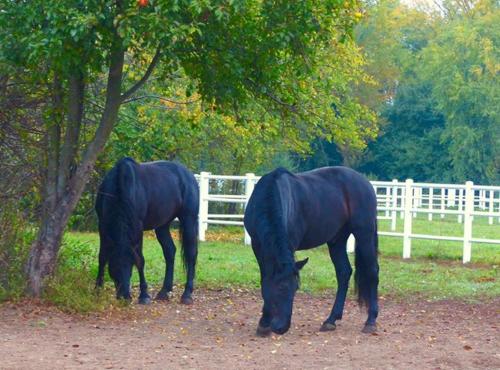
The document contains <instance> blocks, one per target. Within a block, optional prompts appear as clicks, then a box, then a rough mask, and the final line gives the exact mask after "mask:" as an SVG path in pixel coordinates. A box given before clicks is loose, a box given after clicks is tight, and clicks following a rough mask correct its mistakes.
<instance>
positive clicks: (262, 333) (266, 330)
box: [256, 325, 272, 337]
mask: <svg viewBox="0 0 500 370" xmlns="http://www.w3.org/2000/svg"><path fill="white" fill-rule="evenodd" d="M271 333H272V330H271V327H270V326H266V327H264V326H260V325H258V326H257V332H256V334H257V335H258V336H259V337H267V336H269V335H271Z"/></svg>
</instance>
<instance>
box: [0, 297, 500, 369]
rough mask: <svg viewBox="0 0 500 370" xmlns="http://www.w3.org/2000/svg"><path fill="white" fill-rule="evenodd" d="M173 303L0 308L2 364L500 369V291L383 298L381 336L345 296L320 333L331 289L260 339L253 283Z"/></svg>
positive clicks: (301, 302)
mask: <svg viewBox="0 0 500 370" xmlns="http://www.w3.org/2000/svg"><path fill="white" fill-rule="evenodd" d="M178 298H179V297H177V296H175V297H174V298H173V299H172V300H171V301H170V302H164V303H154V304H152V305H151V306H148V307H144V306H139V305H134V306H133V308H132V309H131V310H127V312H126V313H124V312H123V310H122V311H115V312H107V313H101V314H92V315H89V316H80V315H69V314H65V313H61V312H59V311H58V310H56V309H55V308H50V307H47V306H44V305H41V304H35V303H33V302H30V303H27V302H25V303H18V304H16V305H13V304H6V305H4V306H2V307H0V368H2V369H62V368H64V369H72V368H82V369H140V368H151V369H174V368H183V369H240V368H245V369H412V368H413V369H500V345H499V343H500V335H499V325H500V321H499V318H500V309H499V307H500V299H496V300H494V301H489V302H488V303H481V304H474V305H471V304H464V303H460V302H457V301H446V302H427V301H425V300H423V301H421V302H419V303H395V302H393V301H392V300H389V299H384V298H383V297H382V299H381V314H380V316H379V330H378V333H377V334H376V335H366V334H362V333H361V332H360V330H361V328H362V324H363V321H364V320H365V314H364V313H362V312H360V310H359V308H358V307H357V306H356V305H355V303H354V302H352V301H350V302H348V303H347V306H346V312H345V315H344V319H343V321H342V322H341V323H340V324H339V325H338V326H337V330H336V331H334V332H328V333H320V332H319V331H318V329H319V327H320V325H321V323H322V321H323V319H324V318H326V316H327V315H328V313H329V310H330V308H331V303H332V302H331V298H329V297H326V296H325V297H311V296H309V295H306V294H298V296H297V299H296V302H295V307H294V316H293V322H292V328H291V329H290V331H289V332H288V333H287V334H285V335H284V336H271V337H268V338H259V337H256V336H255V329H256V324H257V320H258V314H259V312H260V306H261V300H260V297H259V296H258V294H257V293H256V292H247V291H241V290H235V291H227V290H226V291H200V290H197V291H196V296H195V304H194V305H192V306H188V307H186V306H182V305H181V304H179V303H178Z"/></svg>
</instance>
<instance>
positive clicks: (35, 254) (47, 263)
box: [27, 212, 65, 297]
mask: <svg viewBox="0 0 500 370" xmlns="http://www.w3.org/2000/svg"><path fill="white" fill-rule="evenodd" d="M44 216H45V217H43V218H42V220H41V224H40V229H39V231H38V237H37V239H36V241H35V242H34V243H33V245H32V246H31V251H30V256H29V259H28V266H27V273H28V277H29V279H28V287H27V290H28V293H29V294H31V295H33V296H35V297H38V296H40V293H41V292H42V288H43V286H44V280H45V277H46V276H49V275H51V274H52V273H53V272H54V269H55V266H56V261H57V254H58V252H59V248H60V245H61V241H62V235H63V231H64V226H63V225H65V223H63V222H62V220H61V215H60V212H54V213H52V214H48V213H46V214H45V215H44Z"/></svg>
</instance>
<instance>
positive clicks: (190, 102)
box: [123, 95, 200, 105]
mask: <svg viewBox="0 0 500 370" xmlns="http://www.w3.org/2000/svg"><path fill="white" fill-rule="evenodd" d="M141 99H157V100H161V101H166V102H168V103H172V104H179V105H180V104H184V105H188V104H193V103H196V102H197V101H199V100H200V99H194V100H187V101H178V100H172V99H168V98H164V97H163V96H158V95H143V96H138V97H135V98H130V99H127V100H125V101H124V102H123V104H127V103H131V102H134V101H137V100H141Z"/></svg>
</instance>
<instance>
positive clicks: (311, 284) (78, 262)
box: [52, 220, 500, 305]
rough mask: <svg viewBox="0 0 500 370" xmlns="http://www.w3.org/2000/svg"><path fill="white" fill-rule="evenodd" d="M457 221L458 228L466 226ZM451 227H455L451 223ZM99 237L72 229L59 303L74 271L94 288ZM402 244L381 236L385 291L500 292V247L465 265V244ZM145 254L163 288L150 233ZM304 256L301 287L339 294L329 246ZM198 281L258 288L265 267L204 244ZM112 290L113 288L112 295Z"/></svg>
mask: <svg viewBox="0 0 500 370" xmlns="http://www.w3.org/2000/svg"><path fill="white" fill-rule="evenodd" d="M424 224H425V222H424V221H423V220H422V225H421V226H420V222H416V227H424V226H423V225H424ZM457 225H459V224H457ZM457 225H455V227H460V226H457ZM382 226H383V225H382ZM447 227H449V228H453V227H454V226H453V225H448V224H447ZM485 227H487V226H485ZM496 227H497V228H498V225H497V226H496ZM236 231H238V229H236ZM239 232H241V230H239ZM98 241H99V238H98V235H97V234H93V233H88V234H85V233H68V234H66V236H65V242H64V246H63V250H62V256H61V266H62V267H60V269H61V271H65V276H62V274H59V275H60V278H58V279H56V281H55V283H54V284H52V286H53V288H54V289H53V293H52V299H53V300H55V301H56V303H61V304H62V305H65V303H67V298H64V297H63V298H64V299H63V300H62V301H61V302H57V301H58V299H59V300H61V296H64V295H65V294H72V293H71V290H72V284H74V283H75V281H73V282H72V278H71V274H75V277H74V279H78V285H79V286H80V288H81V291H82V292H90V291H92V290H91V288H93V286H92V282H93V279H94V278H95V274H96V271H97V252H98V245H99V243H98ZM401 245H402V240H401V239H399V238H389V237H382V238H381V240H380V251H381V253H380V294H381V295H385V296H389V297H392V298H393V299H404V300H411V299H416V298H425V299H430V300H437V299H448V298H458V299H464V300H467V301H474V300H477V299H483V298H491V297H498V296H500V284H498V264H499V262H500V258H499V253H498V248H499V247H498V246H494V245H492V246H488V245H474V247H473V254H472V256H473V261H474V262H481V263H480V264H476V263H473V264H472V265H467V266H464V265H462V264H461V262H460V260H461V245H460V243H447V242H440V243H439V242H432V241H424V240H422V241H414V245H413V254H412V255H413V258H412V259H410V260H403V259H402V258H401V257H400V256H401V250H402V246H401ZM144 253H145V258H146V275H147V279H148V282H149V283H150V286H152V287H153V289H154V290H157V289H158V288H159V284H161V282H162V281H163V274H164V269H165V265H164V260H163V255H162V252H161V248H160V246H159V244H158V243H157V241H156V240H155V239H152V238H146V240H145V243H144ZM177 255H178V258H177V260H176V273H175V281H176V284H182V283H184V276H185V275H184V272H183V269H182V266H181V261H180V258H179V257H180V253H178V254H177ZM304 257H310V259H309V263H308V264H307V265H306V266H305V267H304V269H303V270H302V273H301V289H302V290H303V291H306V292H311V293H313V294H321V293H333V292H334V291H335V288H336V280H335V273H334V269H333V265H332V263H331V261H330V258H329V255H328V250H327V249H326V247H324V246H323V247H320V248H316V249H314V250H309V251H305V252H299V253H297V258H298V259H300V258H304ZM352 257H353V256H351V258H352ZM429 257H431V258H429ZM352 262H353V261H352ZM82 270H83V271H85V277H81V275H79V274H78V273H77V271H82ZM68 276H69V277H68ZM108 281H109V278H108ZM133 281H134V284H135V285H137V283H138V277H137V273H134V277H133ZM59 285H60V286H59ZM108 286H109V287H111V286H112V285H111V284H108ZM196 286H198V287H206V288H223V287H233V288H234V287H245V288H255V289H257V288H258V287H259V272H258V266H257V263H256V261H255V257H254V256H253V253H252V249H251V248H250V247H248V246H244V245H243V244H242V243H234V242H203V243H200V248H199V259H198V268H197V278H196ZM111 291H112V289H111V288H109V295H110V296H112V293H111ZM351 294H353V293H352V289H351ZM68 299H69V298H68Z"/></svg>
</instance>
